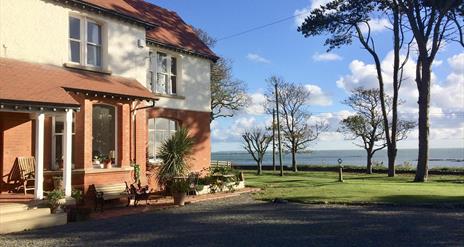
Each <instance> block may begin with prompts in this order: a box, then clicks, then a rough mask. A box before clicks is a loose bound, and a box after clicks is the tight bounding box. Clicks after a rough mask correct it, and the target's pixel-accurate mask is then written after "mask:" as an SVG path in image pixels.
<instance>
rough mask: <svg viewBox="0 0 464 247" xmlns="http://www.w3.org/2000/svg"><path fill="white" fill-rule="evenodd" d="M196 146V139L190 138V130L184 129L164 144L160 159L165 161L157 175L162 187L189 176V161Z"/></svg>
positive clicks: (159, 153)
mask: <svg viewBox="0 0 464 247" xmlns="http://www.w3.org/2000/svg"><path fill="white" fill-rule="evenodd" d="M194 144H195V141H194V138H193V137H191V136H189V134H188V129H186V128H183V127H181V128H180V129H179V130H178V131H176V133H175V134H174V135H172V136H171V137H170V138H168V139H167V140H166V141H164V142H163V144H162V145H161V147H160V149H159V151H158V157H159V158H160V159H161V160H162V161H163V163H162V164H161V166H160V168H159V172H158V175H157V179H158V183H159V184H160V185H161V186H166V185H167V184H168V183H169V182H170V181H172V180H173V178H174V177H177V176H185V175H187V174H188V172H189V164H188V161H189V159H190V156H191V155H192V153H193V146H194Z"/></svg>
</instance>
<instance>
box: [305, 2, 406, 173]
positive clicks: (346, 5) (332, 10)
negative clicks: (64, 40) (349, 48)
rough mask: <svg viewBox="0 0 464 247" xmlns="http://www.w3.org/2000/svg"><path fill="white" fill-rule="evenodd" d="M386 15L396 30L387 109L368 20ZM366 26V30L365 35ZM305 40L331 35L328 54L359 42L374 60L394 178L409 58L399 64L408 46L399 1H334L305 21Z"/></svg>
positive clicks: (315, 11) (390, 170)
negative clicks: (401, 98) (400, 104)
mask: <svg viewBox="0 0 464 247" xmlns="http://www.w3.org/2000/svg"><path fill="white" fill-rule="evenodd" d="M381 13H383V14H386V15H388V16H389V17H391V18H390V19H391V20H392V26H393V28H392V30H393V37H394V38H393V47H394V48H393V50H394V64H393V78H392V81H393V101H392V102H391V103H392V104H391V106H387V105H386V102H385V97H386V93H385V89H384V87H385V86H384V84H385V83H384V78H383V74H382V65H381V60H380V58H379V55H378V53H377V51H376V46H375V42H374V38H373V36H372V34H371V26H370V23H369V21H370V20H371V19H372V15H374V14H377V15H378V14H381ZM363 26H364V27H366V29H367V31H365V32H363ZM298 31H299V32H301V33H302V34H303V35H304V36H305V37H309V36H317V35H321V34H329V38H327V39H326V41H325V45H327V46H329V49H328V50H329V51H330V50H332V49H334V48H338V47H340V46H342V45H349V44H351V43H352V42H353V39H357V40H358V41H359V42H360V43H361V45H362V47H363V48H364V49H365V50H367V51H368V53H369V54H370V55H371V56H372V58H373V59H374V63H375V67H376V71H377V79H378V83H379V90H380V91H379V92H380V106H381V112H382V116H383V125H384V126H388V127H387V128H385V129H384V131H385V139H386V144H387V147H388V175H389V176H394V175H395V159H396V152H397V148H396V139H395V138H394V137H395V136H396V135H397V131H398V124H399V122H398V115H397V114H398V111H397V106H398V98H399V97H398V94H399V89H400V87H401V82H402V79H403V78H402V77H403V73H402V71H403V67H404V65H405V64H406V61H407V60H408V58H409V46H408V55H407V56H406V58H405V59H404V60H403V61H402V62H400V50H401V48H402V47H403V45H404V43H405V38H404V33H403V25H402V13H401V11H399V6H398V4H397V2H396V0H393V1H389V0H358V1H349V0H334V1H331V2H329V3H327V4H326V5H324V6H322V7H320V8H317V9H315V10H313V11H312V12H311V13H310V15H309V16H308V17H307V18H306V20H305V22H304V23H303V24H302V26H301V27H299V28H298ZM387 107H391V109H392V113H391V115H392V119H391V121H390V120H389V117H388V114H387Z"/></svg>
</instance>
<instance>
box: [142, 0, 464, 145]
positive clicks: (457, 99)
mask: <svg viewBox="0 0 464 247" xmlns="http://www.w3.org/2000/svg"><path fill="white" fill-rule="evenodd" d="M151 2H153V3H155V4H157V5H159V6H161V7H165V8H168V9H170V10H173V11H176V12H177V13H178V14H179V15H180V16H181V17H182V18H183V19H184V20H185V21H186V22H187V23H189V24H191V25H193V26H195V27H199V28H201V29H203V30H205V31H207V32H208V33H209V34H210V35H211V36H213V37H215V38H218V39H221V38H223V37H227V36H230V35H233V34H236V33H239V32H242V31H245V30H248V29H250V28H253V27H257V26H261V25H264V24H267V23H271V22H273V21H276V20H280V19H283V18H286V17H290V16H293V15H295V14H299V13H305V11H307V10H309V9H311V8H312V7H315V6H317V5H318V4H320V3H322V2H324V0H314V1H310V0H293V1H277V0H254V1H245V0H235V1H217V0H216V1H215V0H201V1H181V0H151ZM302 16H304V14H303V15H301V17H302ZM298 21H300V20H299V19H298V17H296V18H290V19H289V20H287V21H284V22H281V23H278V24H275V25H272V26H269V27H266V28H263V29H260V30H256V31H253V32H250V33H247V34H244V35H241V36H237V37H234V38H230V39H225V40H220V41H219V42H218V43H217V45H216V47H215V48H214V51H215V52H216V53H217V54H218V55H220V56H223V57H225V58H227V59H230V60H232V61H233V74H234V76H235V77H236V78H238V79H241V80H243V81H245V82H246V83H247V85H248V93H249V95H250V98H251V99H252V101H251V103H250V106H249V107H248V109H247V110H246V111H244V112H241V113H239V114H237V115H236V116H235V117H234V118H227V119H220V120H216V121H215V122H213V125H212V142H213V145H212V147H213V151H231V150H241V140H240V132H241V131H243V130H244V129H246V128H249V127H251V126H256V125H263V124H264V123H265V122H266V121H269V116H266V115H265V114H262V109H261V107H260V103H261V102H262V99H263V97H262V96H263V95H262V93H263V92H264V91H265V88H266V83H265V79H266V78H268V77H269V76H271V75H279V76H282V77H283V78H285V79H286V80H287V81H291V82H295V83H301V84H303V85H306V86H307V88H308V90H310V91H311V92H312V93H313V100H312V104H311V110H312V112H314V119H315V120H321V121H325V122H327V123H328V124H329V125H330V129H329V131H328V132H327V133H324V135H323V136H321V139H320V140H319V141H318V142H317V143H314V144H313V145H312V146H311V148H312V149H353V148H356V146H354V145H353V144H352V141H348V140H344V138H343V136H341V135H340V134H338V133H336V128H337V124H338V122H339V121H340V120H341V119H342V118H343V117H346V116H347V114H349V112H348V109H347V108H346V106H344V105H342V104H340V102H341V101H342V100H343V99H344V98H346V97H347V96H348V93H347V92H348V91H349V90H350V89H352V88H353V87H355V86H369V85H376V83H377V82H376V80H375V78H374V79H373V78H372V74H373V70H372V66H371V65H370V64H372V59H371V57H370V56H369V55H368V54H367V52H366V51H365V50H362V49H361V46H360V44H359V43H357V42H354V43H353V44H352V45H350V46H346V47H343V48H341V49H337V50H334V51H332V53H330V54H326V53H325V52H326V47H324V46H323V42H324V37H310V38H304V37H303V35H301V33H298V32H297V31H296V29H297V23H298ZM374 25H375V26H376V27H377V28H378V30H377V31H376V32H375V39H376V40H377V44H376V46H377V49H378V52H379V54H380V55H381V56H382V57H383V58H384V63H385V64H386V66H385V67H384V68H386V70H388V68H389V67H391V66H388V65H390V64H391V63H390V62H389V61H390V60H391V57H388V54H389V52H390V51H391V42H390V40H391V35H390V31H389V30H388V29H387V28H385V26H386V25H387V24H386V22H385V20H383V18H381V17H379V18H378V19H377V22H376V23H374ZM389 59H390V60H389ZM436 60H437V63H436V64H435V66H434V78H435V79H434V85H433V86H432V109H431V113H432V114H431V118H432V126H431V139H432V141H431V145H432V147H435V148H442V147H460V148H464V115H463V112H464V99H463V97H464V96H463V95H464V78H463V77H464V50H463V48H462V47H460V46H457V45H456V44H452V43H449V44H447V45H446V47H445V48H444V49H443V51H442V52H440V53H439V55H438V57H437V59H436ZM410 62H411V63H410V64H409V66H408V67H409V72H410V73H406V74H410V75H411V76H410V77H411V78H409V79H408V80H407V81H405V82H404V86H403V92H404V93H402V92H400V96H401V97H402V98H403V99H404V100H405V101H406V103H405V104H404V105H403V106H402V108H401V109H402V114H403V116H404V118H409V119H415V118H416V114H415V113H414V112H415V109H416V104H415V101H416V100H417V99H416V94H415V93H416V92H415V91H416V90H415V85H414V81H413V71H414V63H413V61H410ZM385 73H386V76H388V71H386V72H385ZM416 146H417V133H415V131H414V132H413V133H411V135H410V138H408V140H406V141H404V142H402V143H401V144H400V147H403V148H415V147H416Z"/></svg>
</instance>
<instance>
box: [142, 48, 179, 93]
mask: <svg viewBox="0 0 464 247" xmlns="http://www.w3.org/2000/svg"><path fill="white" fill-rule="evenodd" d="M148 74H149V78H148V82H149V85H148V86H149V88H150V89H151V90H152V91H153V92H155V93H161V94H177V58H176V57H174V56H171V55H169V54H167V53H163V52H156V53H153V52H150V70H149V72H148Z"/></svg>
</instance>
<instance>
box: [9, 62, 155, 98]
mask: <svg viewBox="0 0 464 247" xmlns="http://www.w3.org/2000/svg"><path fill="white" fill-rule="evenodd" d="M0 71H1V73H0V101H26V102H30V103H33V104H53V105H65V106H79V103H78V102H77V101H76V100H75V99H74V98H73V97H72V96H71V95H70V94H69V93H68V92H67V91H68V90H73V91H74V90H75V91H87V92H88V91H91V92H102V93H106V94H109V95H111V94H112V95H117V96H122V97H130V98H139V99H144V100H156V98H155V97H154V95H153V94H152V93H151V92H150V91H148V90H147V89H146V88H145V87H143V86H142V85H141V84H140V83H139V82H137V81H136V80H133V79H127V78H124V77H119V76H111V75H106V74H101V73H95V72H89V71H82V70H76V69H67V68H63V67H58V66H53V65H43V64H36V63H29V62H23V61H19V60H14V59H6V58H0Z"/></svg>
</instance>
